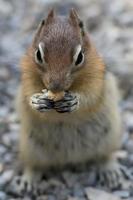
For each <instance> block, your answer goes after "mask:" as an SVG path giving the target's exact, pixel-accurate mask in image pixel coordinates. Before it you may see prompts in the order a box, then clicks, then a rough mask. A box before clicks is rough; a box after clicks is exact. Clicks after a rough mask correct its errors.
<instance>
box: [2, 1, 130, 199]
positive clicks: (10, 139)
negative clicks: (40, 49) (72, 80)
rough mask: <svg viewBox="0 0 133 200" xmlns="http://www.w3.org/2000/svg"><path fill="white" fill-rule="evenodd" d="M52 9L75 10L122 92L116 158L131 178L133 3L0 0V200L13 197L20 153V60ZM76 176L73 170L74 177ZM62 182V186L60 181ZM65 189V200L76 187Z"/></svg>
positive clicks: (128, 192) (64, 11)
mask: <svg viewBox="0 0 133 200" xmlns="http://www.w3.org/2000/svg"><path fill="white" fill-rule="evenodd" d="M52 7H54V8H55V9H56V11H57V12H58V13H59V14H67V13H68V11H69V10H70V8H72V7H74V8H76V9H77V11H78V13H79V15H80V16H81V18H82V19H83V20H84V21H85V24H86V27H87V29H88V31H89V33H90V36H91V38H92V40H93V41H94V43H95V45H96V47H97V49H98V51H99V52H100V54H101V55H102V56H103V58H104V61H105V63H106V66H107V69H108V70H109V71H112V72H113V73H114V74H115V75H116V76H117V78H118V83H119V87H120V91H121V96H122V99H121V101H120V110H121V115H122V121H123V132H124V137H123V146H122V149H121V150H120V151H119V152H118V156H119V159H120V161H121V163H123V164H124V166H126V167H128V169H130V174H129V176H132V172H133V1H132V0H117V1H116V0H111V1H110V0H66V1H61V0H23V1H21V0H0V200H2V199H10V198H9V197H8V198H7V194H8V193H7V192H6V190H5V186H6V185H7V184H8V183H9V181H10V180H11V178H12V176H13V173H14V163H15V161H16V154H17V141H18V136H19V123H18V121H17V117H16V112H15V107H14V99H15V96H16V93H17V88H18V85H19V82H20V67H19V60H20V58H21V56H22V55H23V54H24V52H25V50H26V48H27V47H28V45H29V44H30V42H31V40H32V37H33V35H34V32H35V30H36V28H37V26H38V24H39V22H40V20H41V19H43V18H44V17H45V16H46V15H47V13H48V11H49V9H50V8H52ZM112 101H113V99H112ZM69 173H70V172H69ZM69 173H68V177H69V175H70V174H69ZM71 173H72V172H71ZM85 173H88V172H84V174H83V177H84V178H82V179H83V182H84V181H85V180H86V179H85V177H86V174H85ZM73 176H74V175H73V174H71V176H70V177H73ZM76 176H77V179H78V178H79V177H80V175H79V174H76ZM70 177H69V178H70ZM55 179H56V178H55ZM77 179H76V180H77ZM56 181H57V179H56ZM58 181H59V180H58ZM59 182H60V184H61V181H59ZM78 182H79V181H78ZM72 183H73V182H72ZM76 183H77V182H76ZM75 185H76V184H75ZM82 187H83V185H82V181H80V186H79V189H78V191H80V190H81V188H82ZM130 187H131V185H130ZM64 188H65V189H64V193H63V194H64V195H65V192H66V196H65V197H64V199H65V198H66V199H67V196H69V195H68V194H69V192H72V190H69V189H68V188H67V186H66V185H65V186H64ZM58 189H59V188H58ZM67 192H68V194H67ZM46 193H47V192H46ZM57 193H58V192H57ZM77 193H78V192H77ZM81 193H82V192H81ZM124 194H126V195H127V196H128V195H129V196H128V197H130V196H131V191H129V187H128V186H127V193H124ZM124 194H123V195H124ZM76 195H77V196H78V195H79V194H76ZM80 195H81V194H80ZM46 196H47V195H46ZM55 196H56V195H54V194H53V199H58V200H59V197H58V198H55ZM81 196H82V195H81ZM78 198H79V197H78ZM51 199H52V198H51ZM51 199H50V200H51ZM53 199H52V200H53ZM60 199H63V197H60ZM79 199H80V198H79ZM81 199H82V200H83V199H84V198H83V197H82V198H81ZM74 200H75V199H74ZM76 200H77V199H76Z"/></svg>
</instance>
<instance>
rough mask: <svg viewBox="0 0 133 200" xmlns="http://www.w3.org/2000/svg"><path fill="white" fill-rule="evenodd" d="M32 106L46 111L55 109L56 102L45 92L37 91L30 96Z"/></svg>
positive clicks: (40, 110)
mask: <svg viewBox="0 0 133 200" xmlns="http://www.w3.org/2000/svg"><path fill="white" fill-rule="evenodd" d="M30 106H31V107H32V108H33V109H35V110H38V111H39V112H45V111H49V110H51V109H53V107H54V103H53V101H52V100H50V99H48V98H47V96H46V95H45V94H43V93H37V94H34V95H33V96H32V97H31V98H30Z"/></svg>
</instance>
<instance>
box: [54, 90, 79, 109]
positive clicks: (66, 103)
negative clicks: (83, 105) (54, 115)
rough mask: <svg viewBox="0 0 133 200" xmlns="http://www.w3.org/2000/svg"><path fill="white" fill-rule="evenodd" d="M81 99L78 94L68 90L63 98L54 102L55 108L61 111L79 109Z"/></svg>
mask: <svg viewBox="0 0 133 200" xmlns="http://www.w3.org/2000/svg"><path fill="white" fill-rule="evenodd" d="M78 105H79V100H78V97H77V95H75V94H72V93H70V92H66V93H65V96H64V98H63V99H62V100H60V101H57V102H55V103H54V109H55V110H56V111H57V112H59V113H66V112H73V111H75V110H77V108H78Z"/></svg>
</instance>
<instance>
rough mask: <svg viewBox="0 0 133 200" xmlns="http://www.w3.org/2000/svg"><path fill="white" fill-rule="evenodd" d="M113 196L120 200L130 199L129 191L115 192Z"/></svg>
mask: <svg viewBox="0 0 133 200" xmlns="http://www.w3.org/2000/svg"><path fill="white" fill-rule="evenodd" d="M113 194H114V195H116V196H118V197H120V198H122V199H127V198H129V197H130V191H128V190H119V191H115V192H113Z"/></svg>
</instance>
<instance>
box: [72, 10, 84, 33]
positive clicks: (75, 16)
mask: <svg viewBox="0 0 133 200" xmlns="http://www.w3.org/2000/svg"><path fill="white" fill-rule="evenodd" d="M69 19H70V21H71V22H72V23H73V25H75V26H79V27H80V28H81V32H82V34H84V25H83V22H82V21H81V19H80V17H79V15H78V14H77V12H76V10H75V9H74V8H72V9H71V10H70V13H69Z"/></svg>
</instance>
